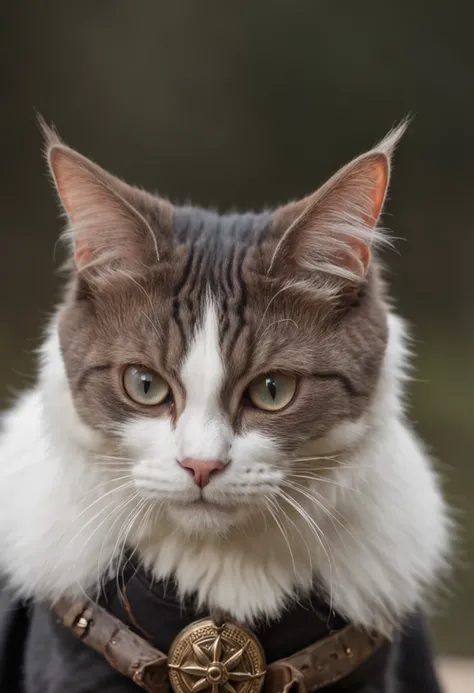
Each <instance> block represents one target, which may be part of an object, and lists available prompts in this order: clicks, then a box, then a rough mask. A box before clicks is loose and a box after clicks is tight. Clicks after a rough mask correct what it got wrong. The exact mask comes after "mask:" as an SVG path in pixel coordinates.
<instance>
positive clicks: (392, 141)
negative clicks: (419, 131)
mask: <svg viewBox="0 0 474 693" xmlns="http://www.w3.org/2000/svg"><path fill="white" fill-rule="evenodd" d="M410 121H411V116H407V117H406V118H404V119H403V120H402V121H401V123H399V124H398V125H396V126H395V127H394V128H392V130H390V132H388V133H387V134H386V135H385V137H384V138H383V139H382V140H381V141H380V142H379V143H378V144H377V145H375V147H374V148H373V151H374V152H381V154H385V156H386V157H387V159H388V160H389V161H391V159H392V157H393V155H394V153H395V149H396V148H397V147H398V144H399V142H400V140H401V139H402V137H403V135H404V134H405V132H406V130H407V128H408V126H409V124H410Z"/></svg>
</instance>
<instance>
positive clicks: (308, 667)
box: [265, 625, 385, 693]
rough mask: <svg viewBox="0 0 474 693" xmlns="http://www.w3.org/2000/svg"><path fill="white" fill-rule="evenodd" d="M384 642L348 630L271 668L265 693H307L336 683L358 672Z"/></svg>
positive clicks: (373, 636) (374, 637)
mask: <svg viewBox="0 0 474 693" xmlns="http://www.w3.org/2000/svg"><path fill="white" fill-rule="evenodd" d="M383 642H385V639H384V638H383V637H382V636H381V635H371V634H370V633H367V632H366V631H363V630H360V629H358V628H356V627H355V626H352V625H351V626H347V627H346V628H344V629H343V630H340V631H337V632H336V633H333V634H332V635H329V636H328V637H327V638H324V639H323V640H318V641H317V642H315V643H313V644H312V645H309V646H308V647H305V649H304V650H299V652H296V653H295V654H294V655H291V657H287V658H286V659H280V660H278V661H277V662H273V664H270V665H269V666H268V667H267V675H266V681H265V693H279V692H280V691H284V693H287V692H288V691H290V689H291V690H292V691H293V690H297V691H300V692H301V693H304V691H316V690H318V689H319V688H322V687H323V686H328V685H329V684H330V683H335V682H336V681H339V680H340V679H343V678H344V677H345V676H348V675H349V674H350V673H351V672H352V671H354V669H357V667H358V666H359V665H360V664H362V662H364V661H365V660H366V659H368V658H369V657H370V655H371V654H373V653H374V652H375V650H376V649H378V648H379V647H380V646H381V645H382V644H383ZM267 686H268V688H267Z"/></svg>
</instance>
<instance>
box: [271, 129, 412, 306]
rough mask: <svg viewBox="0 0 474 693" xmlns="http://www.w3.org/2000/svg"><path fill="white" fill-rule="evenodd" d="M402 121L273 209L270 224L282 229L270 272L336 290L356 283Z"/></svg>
mask: <svg viewBox="0 0 474 693" xmlns="http://www.w3.org/2000/svg"><path fill="white" fill-rule="evenodd" d="M405 128H406V124H405V123H403V124H402V125H400V126H399V127H398V128H397V129H395V130H393V131H392V132H391V133H389V135H387V137H385V139H384V140H382V142H380V144H378V145H377V146H376V147H374V149H372V150H371V151H369V152H367V153H366V154H362V155H361V156H359V157H358V158H356V159H354V160H353V161H351V162H350V163H349V164H347V165H346V166H344V167H343V168H342V169H341V170H340V171H338V172H337V173H336V174H335V175H334V176H333V177H332V178H330V180H329V181H328V182H327V183H325V184H324V185H323V186H322V187H321V188H320V189H319V190H317V191H316V192H315V193H314V194H313V195H310V196H309V197H307V198H305V199H303V200H300V201H298V202H292V203H290V204H288V205H286V206H284V207H282V208H280V209H279V210H278V212H277V213H276V217H275V222H274V228H275V230H276V232H277V238H278V235H279V234H278V229H280V230H283V233H282V235H280V239H279V241H278V243H277V246H276V249H275V250H274V253H273V257H272V260H271V263H270V270H269V271H270V273H273V274H275V273H278V274H283V275H291V277H290V278H291V279H296V280H297V282H298V283H299V285H301V286H304V285H306V286H307V287H308V288H310V287H311V286H316V285H317V284H318V283H319V284H321V279H323V282H324V284H325V286H326V288H328V289H330V290H331V287H332V290H333V292H334V293H337V290H338V289H339V288H343V287H344V286H346V285H347V284H350V285H353V286H355V287H356V286H357V285H360V284H361V283H362V282H363V281H364V279H365V277H366V275H367V270H368V267H369V263H370V257H371V252H370V247H371V244H372V243H373V241H374V238H375V240H376V232H375V227H376V224H377V221H378V219H379V216H380V214H381V212H382V207H383V204H384V201H385V197H386V193H387V188H388V184H389V178H390V161H391V156H392V153H393V151H394V149H395V146H396V144H397V143H398V141H399V139H400V137H401V136H402V134H403V132H404V131H405Z"/></svg>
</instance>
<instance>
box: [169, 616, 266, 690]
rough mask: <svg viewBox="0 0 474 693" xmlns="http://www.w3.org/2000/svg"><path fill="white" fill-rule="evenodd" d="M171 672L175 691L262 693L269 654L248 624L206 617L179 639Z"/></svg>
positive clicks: (171, 653)
mask: <svg viewBox="0 0 474 693" xmlns="http://www.w3.org/2000/svg"><path fill="white" fill-rule="evenodd" d="M168 671H169V679H170V683H171V686H172V688H173V691H174V693H198V692H199V691H210V693H223V692H224V691H225V693H259V691H260V689H261V687H262V685H263V681H264V678H265V654H264V652H263V649H262V646H261V645H260V643H259V641H258V639H257V638H256V637H255V635H253V633H251V632H250V631H249V630H247V628H245V627H244V626H241V625H238V624H236V623H233V622H232V621H230V620H225V619H223V620H219V621H218V622H217V623H216V621H215V620H214V619H212V618H204V619H202V620H200V621H195V622H194V623H191V625H189V626H188V627H187V628H184V629H183V630H182V631H181V633H179V634H178V636H177V637H176V638H175V640H174V641H173V643H172V645H171V648H170V651H169V654H168Z"/></svg>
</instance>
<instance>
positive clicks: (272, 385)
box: [265, 376, 277, 400]
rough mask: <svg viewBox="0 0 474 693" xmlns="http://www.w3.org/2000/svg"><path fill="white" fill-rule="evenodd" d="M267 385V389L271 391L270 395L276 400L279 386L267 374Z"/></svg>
mask: <svg viewBox="0 0 474 693" xmlns="http://www.w3.org/2000/svg"><path fill="white" fill-rule="evenodd" d="M265 385H266V386H267V390H268V392H269V393H270V397H271V398H272V399H273V400H275V399H276V396H277V386H276V384H275V381H274V380H273V378H272V377H271V376H267V378H266V382H265Z"/></svg>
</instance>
